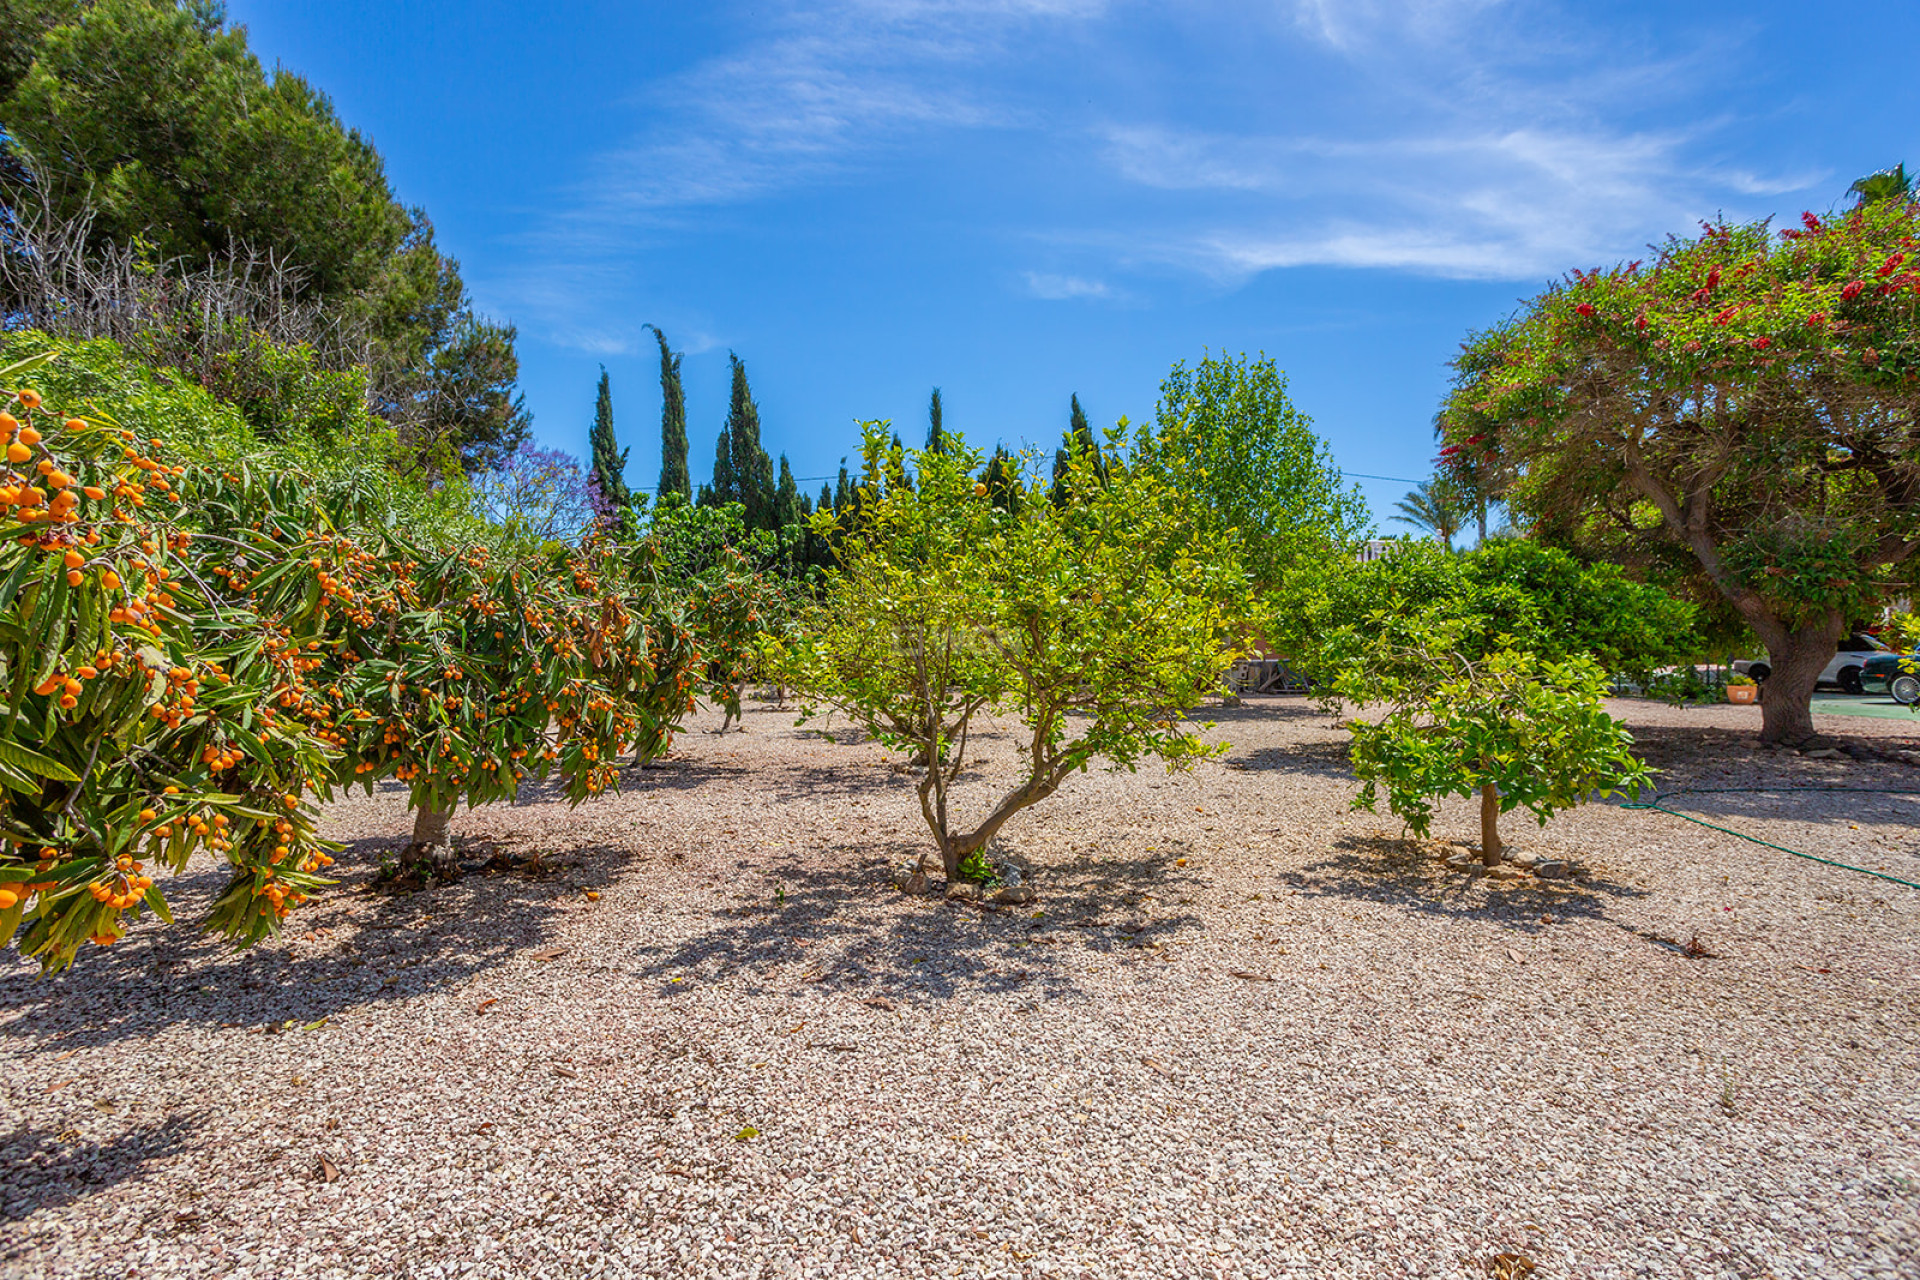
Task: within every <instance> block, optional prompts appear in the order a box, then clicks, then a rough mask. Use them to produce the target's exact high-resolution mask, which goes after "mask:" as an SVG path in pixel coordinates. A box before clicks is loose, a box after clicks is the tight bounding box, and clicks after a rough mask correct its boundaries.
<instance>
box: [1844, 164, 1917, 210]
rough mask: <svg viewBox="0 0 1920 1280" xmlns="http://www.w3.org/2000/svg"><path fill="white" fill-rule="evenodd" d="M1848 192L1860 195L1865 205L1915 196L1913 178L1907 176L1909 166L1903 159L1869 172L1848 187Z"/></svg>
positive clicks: (1861, 201)
mask: <svg viewBox="0 0 1920 1280" xmlns="http://www.w3.org/2000/svg"><path fill="white" fill-rule="evenodd" d="M1847 194H1848V195H1850V196H1859V197H1860V203H1861V205H1863V206H1865V205H1870V204H1878V203H1879V202H1880V201H1882V200H1895V199H1898V200H1907V199H1911V198H1912V196H1913V179H1912V178H1909V177H1908V176H1907V166H1906V163H1905V162H1904V161H1902V162H1901V163H1900V164H1897V165H1895V166H1893V168H1891V169H1882V170H1880V172H1878V173H1870V174H1868V175H1867V176H1866V177H1864V178H1862V179H1860V180H1859V181H1858V182H1856V183H1854V184H1853V185H1852V186H1850V187H1848V188H1847Z"/></svg>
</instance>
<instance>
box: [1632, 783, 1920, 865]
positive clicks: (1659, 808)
mask: <svg viewBox="0 0 1920 1280" xmlns="http://www.w3.org/2000/svg"><path fill="white" fill-rule="evenodd" d="M1783 791H1840V792H1852V793H1857V794H1859V795H1873V796H1915V795H1920V787H1682V788H1680V790H1678V791H1661V792H1656V793H1655V794H1654V797H1653V799H1652V800H1651V801H1647V802H1645V803H1640V802H1630V803H1627V804H1623V805H1621V806H1620V807H1621V808H1622V809H1652V810H1654V811H1655V812H1657V813H1664V814H1666V815H1667V816H1669V817H1673V818H1684V819H1685V820H1686V821H1688V822H1692V823H1697V824H1699V825H1700V826H1703V827H1708V828H1710V829H1712V830H1714V831H1721V832H1725V833H1726V834H1727V835H1730V836H1738V837H1739V838H1740V839H1742V840H1751V841H1752V842H1753V843H1754V844H1763V845H1765V846H1766V847H1767V848H1769V849H1778V850H1779V851H1780V852H1781V853H1790V854H1792V855H1793V856H1794V857H1796V858H1805V859H1806V860H1807V861H1808V862H1819V863H1824V864H1825V865H1827V866H1829V867H1838V868H1840V869H1841V870H1842V871H1858V872H1859V873H1860V874H1861V875H1863V876H1872V877H1874V878H1875V879H1877V880H1891V881H1893V882H1894V883H1895V884H1902V885H1905V886H1906V887H1907V888H1909V889H1920V884H1916V883H1914V882H1913V881H1912V880H1902V879H1901V878H1900V877H1899V876H1890V875H1888V874H1887V873H1886V872H1884V871H1873V870H1870V869H1869V868H1866V867H1856V866H1853V865H1852V864H1850V863H1846V862H1835V861H1834V860H1833V859H1832V858H1822V857H1819V856H1817V855H1815V854H1811V853H1802V852H1801V851H1800V850H1798V849H1789V848H1787V846H1785V845H1783V844H1775V843H1774V842H1773V841H1771V840H1762V839H1761V838H1760V837H1759V836H1750V835H1748V834H1746V833H1745V832H1744V831H1735V830H1734V829H1733V828H1732V827H1723V826H1721V825H1720V824H1719V823H1716V822H1708V821H1707V820H1706V819H1705V818H1696V817H1694V816H1693V815H1692V814H1690V813H1680V812H1679V811H1677V810H1674V809H1669V808H1667V807H1666V805H1664V804H1663V803H1662V801H1665V800H1667V799H1670V798H1672V797H1674V796H1719V795H1762V794H1774V793H1778V792H1783Z"/></svg>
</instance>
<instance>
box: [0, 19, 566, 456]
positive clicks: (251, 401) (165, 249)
mask: <svg viewBox="0 0 1920 1280" xmlns="http://www.w3.org/2000/svg"><path fill="white" fill-rule="evenodd" d="M5 17H6V18H7V19H8V21H7V23H6V24H5V25H6V27H7V31H6V34H5V36H4V37H0V200H3V201H4V203H5V209H4V213H5V214H6V215H7V216H8V217H10V218H11V219H13V220H14V225H15V227H16V229H17V228H18V227H20V226H21V225H23V224H24V223H25V222H29V221H31V222H33V223H35V225H39V224H41V223H46V224H49V225H50V227H52V228H56V229H57V228H69V227H79V226H83V225H84V226H85V227H86V228H87V231H88V234H89V236H90V237H91V240H90V245H89V248H90V252H91V255H92V256H95V257H98V256H100V255H102V254H104V253H105V251H106V250H107V249H108V248H109V246H114V247H118V248H120V249H131V250H133V251H135V255H136V258H137V262H138V267H139V270H140V271H141V272H142V273H144V275H145V278H146V284H145V285H143V286H142V289H143V291H144V293H145V294H147V295H151V296H148V297H146V299H145V302H146V304H147V305H144V306H143V307H142V308H141V310H142V312H143V313H145V312H149V311H151V312H153V313H154V314H156V315H158V316H161V317H163V318H162V319H160V320H158V321H156V322H155V330H154V332H152V333H149V334H145V335H143V337H142V341H141V343H140V346H141V350H139V352H138V354H139V355H141V356H142V357H143V358H145V359H147V360H149V361H150V362H152V363H156V364H164V365H168V366H172V367H175V368H180V369H184V370H188V371H190V373H191V375H192V376H193V377H195V378H196V379H197V380H199V381H200V382H201V383H202V385H204V386H206V387H207V388H208V389H209V390H211V391H213V392H214V393H215V394H216V395H220V396H222V397H223V398H225V397H227V396H229V395H231V396H232V397H233V398H234V400H235V403H237V404H239V405H241V407H242V409H243V411H244V412H246V413H247V415H248V417H249V419H250V420H251V421H253V422H254V424H255V426H256V427H258V428H259V429H261V430H262V431H263V432H266V431H270V430H271V427H270V425H269V423H268V422H267V421H265V420H264V419H263V416H262V415H263V414H267V415H271V416H275V417H279V416H283V415H279V414H278V413H277V412H276V410H277V401H276V394H275V389H276V387H277V386H278V384H279V383H280V382H281V381H282V380H284V378H285V377H286V376H287V375H286V372H285V371H283V370H276V369H275V368H274V367H273V364H274V362H273V360H272V358H271V357H272V355H273V349H272V347H271V344H269V345H268V346H266V347H262V346H261V337H260V335H259V334H256V333H254V332H252V331H251V329H250V326H252V325H253V324H254V323H256V320H257V317H248V316H245V315H243V314H242V313H245V312H247V311H248V310H249V307H248V306H244V305H243V306H241V308H240V311H239V312H229V311H223V312H221V313H220V314H218V315H215V316H214V317H213V320H212V323H211V324H209V323H208V314H207V313H203V312H202V311H201V310H200V309H199V308H196V307H193V306H181V305H177V303H178V300H177V299H176V300H175V303H176V305H171V306H170V305H168V303H167V301H166V296H165V295H167V294H168V292H169V290H173V291H175V292H178V289H177V286H178V284H179V281H178V280H177V279H175V278H174V276H175V275H176V274H177V272H178V271H179V270H185V271H188V272H192V271H196V270H200V269H204V268H210V267H215V266H217V265H218V264H221V263H223V262H226V261H228V260H229V259H230V258H239V259H246V258H247V257H248V256H249V255H260V256H263V257H264V258H268V259H271V261H272V262H273V263H275V264H277V265H278V266H279V267H281V268H285V269H286V275H285V276H284V279H283V284H284V285H285V286H286V287H287V288H288V290H289V291H290V294H291V301H293V302H294V303H295V304H296V309H298V308H299V307H306V306H313V307H317V308H318V311H319V315H320V317H321V323H319V324H318V325H317V326H311V327H312V328H313V329H314V331H315V333H316V334H317V335H320V336H323V337H324V338H325V341H324V342H323V343H321V346H322V347H323V349H322V350H320V351H318V352H317V353H309V354H310V357H311V358H313V359H316V360H318V361H319V366H320V367H322V368H327V369H332V370H345V369H349V368H351V367H352V366H353V365H355V364H360V363H365V364H366V365H367V366H368V367H369V369H370V370H371V373H372V392H373V399H374V404H375V407H376V409H377V411H378V412H379V413H380V414H381V416H382V417H384V418H386V419H387V420H388V421H389V422H391V423H392V424H393V425H394V426H395V427H396V428H397V429H398V430H399V431H400V433H401V439H402V441H403V443H405V444H406V445H407V446H408V447H409V448H412V449H414V450H415V451H416V452H419V453H421V454H423V455H426V456H429V457H434V458H436V459H449V458H450V459H453V460H455V461H457V462H459V464H460V465H462V466H463V467H464V468H465V469H467V470H468V471H474V470H480V469H484V468H486V467H487V466H489V465H491V464H492V463H494V462H496V461H498V460H499V459H500V458H503V457H505V456H506V455H508V454H510V453H511V452H512V451H513V450H514V449H515V448H516V447H518V445H519V444H520V442H521V441H522V440H523V439H524V438H525V437H526V434H527V431H528V423H529V420H528V417H527V414H526V412H525V409H524V406H523V405H521V404H520V402H519V401H518V399H517V398H516V397H515V396H514V394H513V384H514V381H515V379H516V377H517V375H518V360H517V358H516V356H515V355H514V351H513V344H514V339H515V333H514V330H513V328H512V327H511V326H508V325H499V324H495V323H492V322H489V321H486V320H484V319H482V318H480V317H478V316H476V315H475V314H474V313H473V310H472V306H471V302H470V299H469V298H468V295H467V292H466V288H465V285H464V284H463V283H462V282H461V279H460V274H459V267H458V264H457V263H455V262H454V261H453V260H452V259H451V258H449V257H447V256H446V255H445V254H442V253H441V252H440V251H439V250H438V248H437V247H436V246H435V244H434V236H433V225H432V223H431V222H429V221H428V220H427V218H426V216H425V214H424V213H422V212H421V211H419V210H409V209H407V208H406V207H404V206H402V205H401V204H400V203H399V201H397V200H396V199H395V198H394V195H393V192H392V191H391V189H390V188H389V186H388V183H387V178H386V172H385V164H384V162H383V161H382V159H381V157H380V155H379V153H378V152H377V151H376V150H375V149H374V147H373V145H372V144H371V143H370V142H369V141H368V140H367V139H365V138H363V137H362V136H361V135H360V134H359V133H358V132H357V131H355V130H351V129H349V128H347V127H346V126H345V125H344V124H343V123H342V122H341V121H340V119H339V118H338V116H337V115H336V114H335V112H334V109H333V105H332V103H331V102H330V101H329V100H328V99H327V97H326V96H325V95H324V94H322V93H321V92H319V91H318V90H317V89H315V88H313V87H312V86H311V85H309V84H308V83H307V82H306V81H305V80H303V79H302V78H301V77H300V76H298V75H296V74H294V73H293V72H291V71H287V70H285V69H278V70H276V71H275V72H274V73H273V74H272V75H268V74H267V72H266V71H265V70H264V69H263V68H262V67H261V66H260V63H259V61H258V59H256V58H255V57H254V56H253V54H252V53H251V52H249V51H248V48H247V41H246V32H245V30H244V28H240V27H228V26H226V25H225V22H224V15H223V13H222V11H221V8H220V6H218V5H212V4H194V5H178V4H172V3H166V2H165V0H92V2H91V3H85V4H80V3H74V4H60V3H33V2H32V0H14V2H13V3H11V4H9V6H8V11H7V13H6V14H5ZM28 214H30V215H31V216H30V217H28V216H26V215H28ZM261 287H262V286H260V285H258V284H257V282H253V283H248V284H246V285H244V286H241V288H240V292H242V293H248V294H256V293H258V291H259V289H260V288H261ZM269 292H272V291H269ZM9 301H10V300H9ZM93 301H96V302H97V301H99V300H97V299H96V300H93ZM119 301H120V302H121V303H125V301H126V299H120V300H119ZM281 301H282V299H280V298H278V297H277V296H275V297H273V298H268V297H266V296H265V295H260V296H253V297H250V298H249V299H248V302H249V303H251V304H263V303H264V304H272V305H269V306H268V308H267V309H269V310H271V309H273V306H277V305H278V304H279V303H280V302H281ZM36 323H41V324H51V323H52V321H51V319H50V318H44V317H43V318H41V319H39V320H37V321H36ZM121 336H122V337H127V336H128V335H125V334H122V335H121ZM279 336H280V337H281V338H285V337H286V335H285V334H280V335H279ZM283 354H284V349H283Z"/></svg>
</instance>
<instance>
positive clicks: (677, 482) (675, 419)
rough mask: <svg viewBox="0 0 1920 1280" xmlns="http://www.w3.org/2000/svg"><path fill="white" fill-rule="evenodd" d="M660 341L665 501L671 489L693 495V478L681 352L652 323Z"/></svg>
mask: <svg viewBox="0 0 1920 1280" xmlns="http://www.w3.org/2000/svg"><path fill="white" fill-rule="evenodd" d="M647 328H649V329H652V330H653V336H654V337H655V338H657V339H659V341H660V493H659V497H660V500H661V501H665V500H666V497H667V495H668V494H670V493H675V494H679V495H680V497H681V498H683V499H685V498H690V497H692V496H693V479H692V477H691V476H690V475H688V474H687V395H686V392H685V390H684V389H683V388H682V387H681V385H680V355H681V353H680V352H677V351H669V350H668V349H667V335H666V334H664V333H662V332H660V330H659V328H658V327H657V326H655V325H648V326H647Z"/></svg>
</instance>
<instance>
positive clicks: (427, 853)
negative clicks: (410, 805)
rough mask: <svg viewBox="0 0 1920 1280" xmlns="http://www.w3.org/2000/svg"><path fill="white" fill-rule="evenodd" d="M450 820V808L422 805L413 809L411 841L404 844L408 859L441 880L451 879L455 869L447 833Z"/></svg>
mask: <svg viewBox="0 0 1920 1280" xmlns="http://www.w3.org/2000/svg"><path fill="white" fill-rule="evenodd" d="M452 822H453V809H452V808H451V807H449V808H446V809H429V808H426V807H425V806H424V805H423V806H422V807H420V808H419V809H417V810H415V811H414V815H413V843H412V844H410V845H408V846H407V858H408V860H409V861H411V862H414V863H417V864H418V865H419V866H420V868H421V870H423V871H426V872H429V873H430V874H432V875H433V876H435V877H436V878H438V879H441V880H451V879H453V876H454V873H455V872H456V871H457V870H459V863H458V861H457V859H456V858H455V857H454V852H453V840H452V838H451V837H450V836H449V835H448V834H447V828H448V826H450V825H451V824H452Z"/></svg>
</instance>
